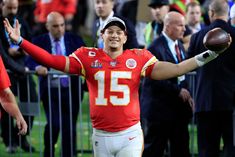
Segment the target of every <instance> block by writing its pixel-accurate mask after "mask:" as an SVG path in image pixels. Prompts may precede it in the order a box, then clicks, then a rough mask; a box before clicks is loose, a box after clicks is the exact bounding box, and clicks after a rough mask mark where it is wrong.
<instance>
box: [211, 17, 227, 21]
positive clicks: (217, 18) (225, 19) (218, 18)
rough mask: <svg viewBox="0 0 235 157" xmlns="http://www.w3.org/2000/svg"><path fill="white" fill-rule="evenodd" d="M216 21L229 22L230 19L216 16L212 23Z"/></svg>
mask: <svg viewBox="0 0 235 157" xmlns="http://www.w3.org/2000/svg"><path fill="white" fill-rule="evenodd" d="M215 20H223V21H226V22H228V17H227V16H215V18H213V19H212V22H213V21H215Z"/></svg>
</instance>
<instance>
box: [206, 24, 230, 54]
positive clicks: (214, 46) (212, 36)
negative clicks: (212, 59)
mask: <svg viewBox="0 0 235 157" xmlns="http://www.w3.org/2000/svg"><path fill="white" fill-rule="evenodd" d="M203 44H204V46H205V47H206V48H207V49H209V50H211V51H222V50H224V49H225V48H227V47H228V46H229V44H230V36H229V34H228V33H227V32H226V31H224V30H223V29H221V28H218V27H217V28H214V29H212V30H210V31H209V32H207V33H206V35H205V36H204V38H203Z"/></svg>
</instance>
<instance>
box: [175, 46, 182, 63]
mask: <svg viewBox="0 0 235 157" xmlns="http://www.w3.org/2000/svg"><path fill="white" fill-rule="evenodd" d="M175 52H176V56H177V59H178V62H181V61H182V58H181V54H180V49H179V46H178V44H175Z"/></svg>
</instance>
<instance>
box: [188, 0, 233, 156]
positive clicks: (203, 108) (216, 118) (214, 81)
mask: <svg viewBox="0 0 235 157" xmlns="http://www.w3.org/2000/svg"><path fill="white" fill-rule="evenodd" d="M228 10H229V6H228V4H227V2H226V1H221V0H215V1H212V2H211V3H210V5H209V10H208V14H209V18H210V21H211V24H210V25H209V26H208V27H206V28H204V29H202V30H201V31H199V32H198V33H196V34H194V35H193V36H192V38H191V42H190V46H189V50H188V53H189V57H192V56H195V55H197V54H198V53H200V52H203V51H204V50H206V48H205V47H204V45H203V37H204V36H205V34H206V33H207V32H208V31H209V30H211V29H213V28H216V27H220V28H222V29H223V30H225V31H227V32H228V33H230V35H231V37H232V39H233V42H232V44H231V46H230V48H229V49H227V50H226V52H224V53H223V54H222V55H221V56H220V57H219V58H217V59H215V60H214V61H212V62H211V63H210V64H208V65H206V66H204V67H202V68H199V69H198V70H197V80H196V81H197V85H196V97H195V101H196V110H195V116H196V121H197V135H198V151H199V157H218V156H219V154H220V141H221V138H222V139H223V143H224V149H223V150H224V153H225V154H224V156H226V157H234V153H233V151H234V150H233V149H234V148H233V116H232V115H233V108H234V100H235V62H234V61H235V53H234V52H235V43H234V40H235V29H234V28H232V27H231V26H230V25H229V23H228V21H227V20H228Z"/></svg>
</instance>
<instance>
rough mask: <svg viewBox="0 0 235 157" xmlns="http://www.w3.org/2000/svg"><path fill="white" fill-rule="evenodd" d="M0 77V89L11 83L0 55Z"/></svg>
mask: <svg viewBox="0 0 235 157" xmlns="http://www.w3.org/2000/svg"><path fill="white" fill-rule="evenodd" d="M0 79H1V80H0V90H3V89H5V88H8V87H9V86H10V85H11V84H10V80H9V77H8V75H7V72H6V69H5V66H4V64H3V62H2V58H1V57H0Z"/></svg>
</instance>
